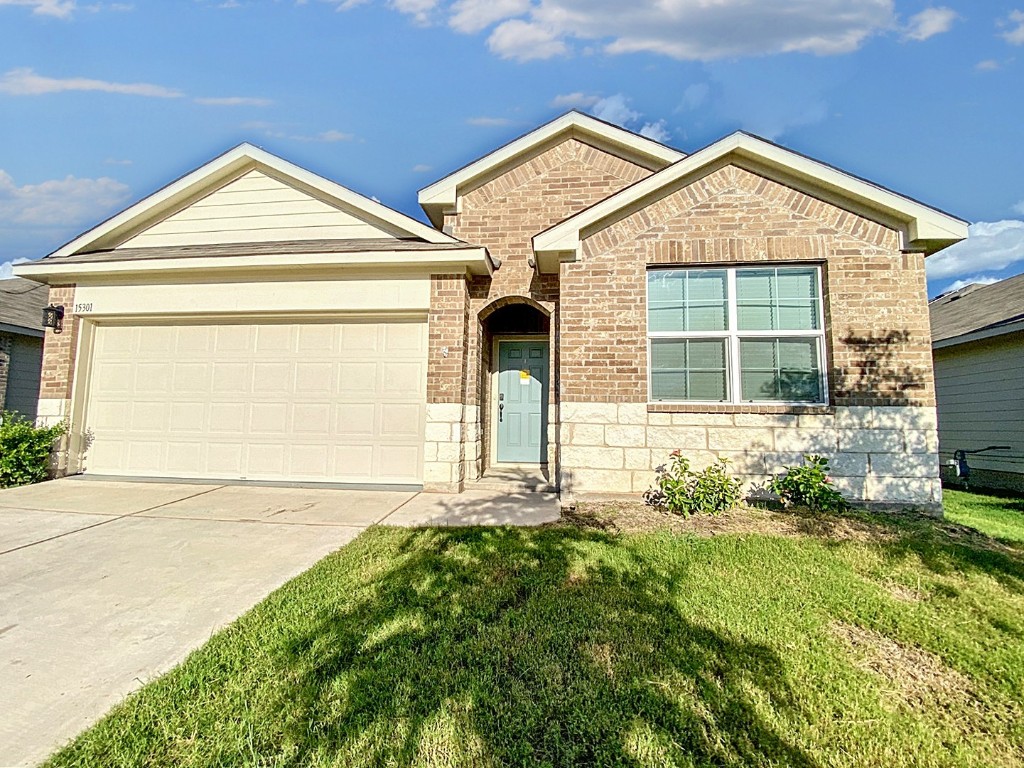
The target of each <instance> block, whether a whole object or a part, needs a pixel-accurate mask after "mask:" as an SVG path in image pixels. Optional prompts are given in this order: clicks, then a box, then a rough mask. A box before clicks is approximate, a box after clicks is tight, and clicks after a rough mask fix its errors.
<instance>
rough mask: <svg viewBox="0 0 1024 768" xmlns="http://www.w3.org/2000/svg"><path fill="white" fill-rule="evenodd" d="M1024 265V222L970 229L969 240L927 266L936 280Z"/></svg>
mask: <svg viewBox="0 0 1024 768" xmlns="http://www.w3.org/2000/svg"><path fill="white" fill-rule="evenodd" d="M1019 262H1024V221H1018V220H1016V219H1006V220H1003V221H979V222H978V223H977V224H972V225H971V226H970V227H969V228H968V237H967V239H966V240H964V241H962V242H959V243H957V244H956V245H951V246H950V247H949V248H946V249H945V250H942V251H939V252H938V253H937V254H935V255H934V256H931V257H929V258H928V260H927V261H926V262H925V264H926V266H927V269H928V278H929V279H932V280H935V279H941V278H949V277H962V276H963V275H970V274H978V273H979V272H982V271H993V272H994V271H998V270H1001V269H1006V268H1007V267H1009V266H1010V265H1012V264H1017V263H1019Z"/></svg>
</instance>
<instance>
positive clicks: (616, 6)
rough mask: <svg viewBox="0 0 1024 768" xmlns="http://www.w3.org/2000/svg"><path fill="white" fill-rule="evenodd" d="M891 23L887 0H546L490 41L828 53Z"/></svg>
mask: <svg viewBox="0 0 1024 768" xmlns="http://www.w3.org/2000/svg"><path fill="white" fill-rule="evenodd" d="M506 23H510V22H506ZM895 23H896V19H895V14H894V11H893V0H759V2H756V3H752V2H749V0H716V1H715V2H705V1H704V0H633V2H629V3H624V2H622V1H621V0H544V2H542V3H541V4H539V5H536V6H534V7H533V9H532V10H531V11H530V15H529V20H528V21H522V20H517V22H516V24H515V26H514V27H512V28H510V29H509V33H510V34H509V35H508V36H507V39H504V40H502V41H501V43H502V44H501V45H497V44H496V43H495V42H494V41H491V48H492V50H494V51H495V52H496V53H499V55H502V56H504V57H505V58H515V59H520V60H523V59H526V58H548V57H550V56H554V55H557V54H560V53H564V52H565V51H566V50H567V47H568V46H567V41H568V40H570V39H578V40H584V41H601V42H603V43H604V46H605V50H606V51H607V52H609V53H634V52H647V53H660V54H664V55H666V56H671V57H672V58H676V59H684V60H705V61H706V60H711V59H720V58H729V57H737V56H758V55H764V54H771V53H783V52H793V51H800V52H805V53H815V54H819V55H832V54H840V53H849V52H851V51H854V50H856V49H857V48H859V47H860V46H861V45H862V44H863V42H864V41H865V40H866V39H867V38H868V37H870V36H871V35H874V34H878V33H881V32H884V31H887V30H890V29H892V28H894V26H895ZM502 26H504V25H502ZM499 29H501V27H499ZM511 32H514V33H515V34H514V35H513V34H511ZM538 44H539V45H540V50H539V51H537V50H533V46H536V45H538Z"/></svg>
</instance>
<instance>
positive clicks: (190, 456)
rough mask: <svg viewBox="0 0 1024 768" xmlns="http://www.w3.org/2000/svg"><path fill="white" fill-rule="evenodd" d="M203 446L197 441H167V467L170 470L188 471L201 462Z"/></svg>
mask: <svg viewBox="0 0 1024 768" xmlns="http://www.w3.org/2000/svg"><path fill="white" fill-rule="evenodd" d="M204 450H205V446H204V445H203V443H201V442H198V441H187V442H169V443H168V444H167V469H168V471H170V472H188V471H189V470H190V469H191V468H192V467H197V466H200V465H201V464H202V463H203V453H204Z"/></svg>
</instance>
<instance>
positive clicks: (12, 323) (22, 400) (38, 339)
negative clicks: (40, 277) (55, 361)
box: [0, 277, 47, 420]
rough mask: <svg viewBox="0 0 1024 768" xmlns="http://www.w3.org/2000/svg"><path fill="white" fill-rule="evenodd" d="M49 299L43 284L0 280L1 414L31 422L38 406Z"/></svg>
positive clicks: (14, 279)
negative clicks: (15, 414)
mask: <svg viewBox="0 0 1024 768" xmlns="http://www.w3.org/2000/svg"><path fill="white" fill-rule="evenodd" d="M46 297H47V289H46V286H45V285H43V284H41V283H34V282H32V281H31V280H23V279H21V278H17V277H15V278H13V279H8V280H0V412H3V411H7V412H11V413H17V414H19V415H20V416H23V417H25V418H26V419H31V420H34V419H35V418H36V405H37V404H38V402H39V377H40V374H41V371H42V364H43V307H45V306H46Z"/></svg>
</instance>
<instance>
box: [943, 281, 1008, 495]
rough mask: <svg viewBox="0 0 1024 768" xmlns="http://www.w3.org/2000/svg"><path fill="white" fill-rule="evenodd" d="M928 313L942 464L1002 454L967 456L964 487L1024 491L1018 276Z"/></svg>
mask: <svg viewBox="0 0 1024 768" xmlns="http://www.w3.org/2000/svg"><path fill="white" fill-rule="evenodd" d="M929 309H930V311H931V324H932V353H933V355H934V358H935V362H934V365H935V391H936V396H937V399H938V409H939V455H940V456H941V458H942V459H943V463H944V464H948V463H949V462H950V461H951V460H952V459H953V454H954V452H955V451H957V450H963V451H977V450H980V449H983V448H988V447H990V446H1003V447H1002V448H1001V449H998V450H990V451H985V452H984V453H978V454H971V453H968V454H967V463H968V466H969V467H970V474H969V481H970V484H971V485H972V486H979V487H989V488H1013V489H1017V490H1024V275H1017V276H1016V277H1011V278H1009V279H1007V280H1002V281H1000V282H998V283H993V284H992V285H978V284H977V283H974V284H971V285H967V286H965V287H963V288H961V289H960V290H957V291H951V292H949V293H945V294H943V295H942V296H939V297H938V298H936V299H934V300H933V301H932V302H931V303H930V304H929ZM949 477H950V479H953V478H954V477H955V471H954V470H952V468H951V469H950V470H949Z"/></svg>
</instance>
